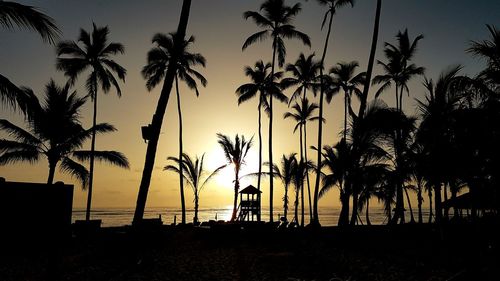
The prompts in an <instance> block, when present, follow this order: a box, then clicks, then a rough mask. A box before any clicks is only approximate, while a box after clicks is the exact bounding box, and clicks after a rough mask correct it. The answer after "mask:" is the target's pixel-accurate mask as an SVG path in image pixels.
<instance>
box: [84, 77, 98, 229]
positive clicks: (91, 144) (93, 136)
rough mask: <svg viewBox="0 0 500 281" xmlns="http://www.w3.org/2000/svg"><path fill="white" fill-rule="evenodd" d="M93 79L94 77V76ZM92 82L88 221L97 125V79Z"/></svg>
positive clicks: (86, 215) (87, 218)
mask: <svg viewBox="0 0 500 281" xmlns="http://www.w3.org/2000/svg"><path fill="white" fill-rule="evenodd" d="M94 77H95V76H94ZM95 80H96V81H94V89H93V90H94V93H93V94H94V95H93V98H94V99H93V100H94V115H93V117H92V140H91V143H90V168H89V187H88V193H87V209H86V210H85V220H86V221H89V220H90V209H91V207H92V187H93V183H94V151H95V133H96V131H95V127H96V124H97V79H95Z"/></svg>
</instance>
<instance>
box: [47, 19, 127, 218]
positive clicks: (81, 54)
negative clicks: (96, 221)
mask: <svg viewBox="0 0 500 281" xmlns="http://www.w3.org/2000/svg"><path fill="white" fill-rule="evenodd" d="M108 34H109V29H108V27H107V26H105V27H97V26H96V25H95V24H94V23H93V30H92V34H90V33H89V32H87V31H86V30H84V29H81V30H80V36H79V37H78V42H81V43H82V44H83V48H81V47H80V46H79V45H78V43H77V42H75V41H62V42H60V43H59V44H57V51H56V52H57V55H58V58H57V69H59V70H62V71H64V74H65V75H66V76H67V77H69V79H70V82H71V83H72V84H73V83H74V82H75V81H76V79H77V78H78V76H79V75H80V74H81V73H82V72H84V71H85V70H87V69H90V74H89V76H88V77H87V80H86V82H85V85H86V87H87V91H88V92H89V95H90V97H91V99H92V101H93V103H94V108H93V117H92V126H93V127H95V126H96V124H97V90H98V87H99V84H100V86H101V89H102V90H103V92H104V93H108V92H109V90H110V89H111V87H114V88H115V89H116V93H117V95H118V97H120V96H121V89H120V86H119V85H118V81H117V80H116V78H115V74H116V75H117V76H118V78H119V79H121V80H122V81H123V82H125V75H126V73H127V71H126V70H125V68H123V67H122V66H121V65H119V64H118V63H116V62H115V61H114V60H113V59H111V56H112V55H116V54H118V53H120V54H123V53H124V51H125V47H124V46H123V45H122V44H120V43H114V42H112V43H109V44H108ZM95 136H96V132H94V133H92V141H91V145H90V151H91V155H90V174H89V188H88V197H87V211H86V214H85V219H86V220H89V219H90V209H91V203H92V186H93V179H94V157H95V156H94V155H93V154H94V153H93V152H94V151H95V142H96V140H95Z"/></svg>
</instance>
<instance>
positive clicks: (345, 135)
mask: <svg viewBox="0 0 500 281" xmlns="http://www.w3.org/2000/svg"><path fill="white" fill-rule="evenodd" d="M344 141H345V142H346V143H347V92H345V95H344Z"/></svg>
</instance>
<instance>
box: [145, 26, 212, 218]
mask: <svg viewBox="0 0 500 281" xmlns="http://www.w3.org/2000/svg"><path fill="white" fill-rule="evenodd" d="M174 39H175V34H174V33H170V34H168V35H165V34H162V33H157V34H156V35H155V36H153V43H155V44H156V47H155V48H153V49H151V50H150V51H149V52H148V63H147V65H146V66H144V67H143V69H142V76H143V77H144V78H145V79H146V80H147V82H146V87H147V88H148V91H151V90H152V89H153V88H154V87H156V86H157V85H158V84H159V83H160V82H161V80H162V79H163V78H164V77H165V74H166V72H167V70H168V68H169V67H171V64H173V63H175V64H176V69H177V74H176V75H175V91H176V96H177V114H178V116H179V157H178V158H177V159H182V155H183V141H182V111H181V97H180V93H179V78H180V79H181V80H182V81H184V82H185V83H186V85H187V86H188V87H189V88H190V89H192V90H194V91H195V93H196V96H199V94H200V93H199V92H198V84H197V82H196V79H197V80H200V82H201V84H202V85H203V86H204V87H205V86H206V85H207V79H205V77H204V76H203V75H201V74H200V73H199V72H198V71H196V70H194V69H193V68H192V67H193V66H197V65H201V66H203V67H205V64H206V60H205V58H204V57H203V56H202V55H201V54H198V53H194V54H193V53H190V52H189V45H190V44H192V43H194V37H193V36H191V37H189V39H188V40H185V41H184V42H183V43H182V44H175V43H174ZM174 48H177V49H174ZM176 52H177V53H180V55H178V57H177V60H172V57H173V56H174V54H175V53H176ZM178 164H179V186H180V194H181V209H182V223H183V224H185V223H186V203H185V200H184V180H183V177H184V172H183V169H184V167H183V166H184V165H182V163H181V162H178Z"/></svg>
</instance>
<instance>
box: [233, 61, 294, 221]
mask: <svg viewBox="0 0 500 281" xmlns="http://www.w3.org/2000/svg"><path fill="white" fill-rule="evenodd" d="M270 68H271V64H270V63H266V64H264V62H263V61H262V60H260V61H257V62H256V63H255V67H254V68H251V67H250V66H246V67H245V75H246V76H248V77H250V79H251V80H252V82H251V83H246V84H243V85H241V86H240V87H238V89H236V94H237V95H238V105H240V104H241V103H243V102H246V101H248V100H250V99H252V98H253V97H255V96H256V95H257V93H259V103H258V105H257V110H258V112H259V172H258V173H257V189H258V190H259V191H260V179H261V175H262V122H261V120H262V108H264V109H268V108H269V104H268V103H267V96H268V95H270V94H273V95H276V96H277V97H278V98H280V99H281V98H283V97H284V95H283V94H282V92H281V91H280V88H279V85H278V83H276V82H274V81H271V80H274V79H271V80H270V78H271V77H270V72H269V70H270ZM276 74H278V76H281V72H279V73H275V75H274V76H275V79H277V78H278V77H276ZM257 220H258V221H260V214H259V215H258V218H257Z"/></svg>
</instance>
